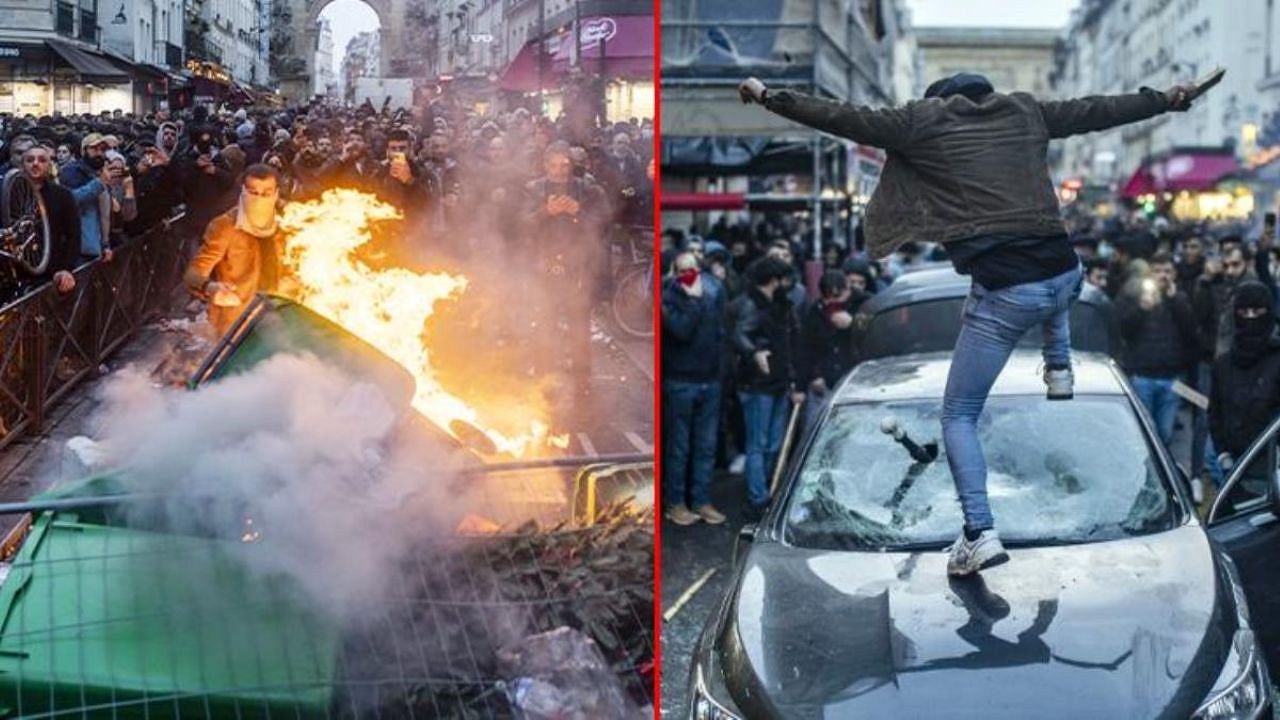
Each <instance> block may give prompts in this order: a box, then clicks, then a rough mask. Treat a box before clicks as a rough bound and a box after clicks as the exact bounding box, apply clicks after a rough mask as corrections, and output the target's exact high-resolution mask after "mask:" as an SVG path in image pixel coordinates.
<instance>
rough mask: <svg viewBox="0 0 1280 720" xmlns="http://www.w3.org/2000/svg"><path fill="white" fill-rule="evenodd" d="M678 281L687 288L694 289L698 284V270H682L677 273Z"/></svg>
mask: <svg viewBox="0 0 1280 720" xmlns="http://www.w3.org/2000/svg"><path fill="white" fill-rule="evenodd" d="M676 280H677V281H679V283H680V284H681V285H683V286H685V287H693V284H694V283H696V282H698V269H697V268H689V269H687V270H681V271H679V272H677V273H676Z"/></svg>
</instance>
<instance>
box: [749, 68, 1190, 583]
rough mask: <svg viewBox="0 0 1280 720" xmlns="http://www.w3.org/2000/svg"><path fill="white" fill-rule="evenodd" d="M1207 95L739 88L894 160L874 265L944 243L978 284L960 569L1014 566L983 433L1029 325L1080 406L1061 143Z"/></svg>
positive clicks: (955, 458) (888, 166) (961, 474)
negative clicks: (883, 94)
mask: <svg viewBox="0 0 1280 720" xmlns="http://www.w3.org/2000/svg"><path fill="white" fill-rule="evenodd" d="M1194 88H1195V86H1193V85H1180V86H1175V87H1174V88H1171V89H1170V90H1168V91H1167V92H1157V91H1155V90H1152V89H1150V88H1143V89H1142V90H1141V91H1140V92H1137V93H1134V94H1131V95H1116V96H1107V97H1087V98H1081V99H1075V100H1061V101H1045V102H1041V101H1038V100H1036V99H1035V98H1034V97H1032V96H1031V95H1029V94H1026V93H1017V92H1015V93H1009V94H1004V93H998V92H996V91H995V88H993V87H992V85H991V83H990V81H988V80H987V78H985V77H983V76H981V75H976V74H972V73H960V74H958V75H954V76H951V77H948V78H944V79H941V80H938V81H937V82H935V83H933V84H932V85H930V86H929V88H928V90H927V91H926V92H925V97H924V99H923V100H917V101H912V102H909V103H907V104H906V105H904V106H902V107H897V108H882V109H873V108H868V107H858V106H854V105H850V104H847V103H840V102H835V101H832V100H824V99H819V98H815V97H811V96H808V95H804V94H802V93H797V92H795V91H791V90H776V91H775V90H769V89H768V88H766V87H765V85H764V83H763V82H761V81H760V80H758V79H756V78H749V79H747V80H746V81H744V82H743V83H742V84H741V85H740V86H739V93H740V95H741V97H742V100H743V102H756V103H760V104H761V105H763V106H764V107H765V108H767V109H768V110H770V111H772V112H775V113H777V114H779V115H782V116H784V117H787V118H790V119H792V120H795V121H797V122H799V123H801V124H804V125H807V126H809V127H812V128H815V129H817V130H821V131H824V132H829V133H831V134H833V135H838V136H840V137H845V138H848V139H850V140H853V141H855V142H858V143H861V144H864V145H872V146H875V147H880V148H884V149H885V150H887V151H888V160H887V161H886V163H885V167H884V172H883V173H882V175H881V177H880V183H879V185H878V186H877V187H876V190H875V193H874V195H873V196H872V198H871V202H870V204H869V205H868V207H867V217H866V222H865V225H864V227H865V234H866V240H867V249H868V251H869V252H870V254H871V255H872V257H874V258H876V259H880V258H884V257H886V256H888V255H890V254H891V253H893V252H894V251H896V250H897V249H899V248H901V247H903V246H904V245H907V244H908V243H919V242H925V241H938V242H941V243H943V245H944V247H945V249H946V250H947V252H948V256H949V257H950V258H951V261H952V263H953V264H954V265H955V267H956V270H957V272H960V273H961V274H967V275H971V276H972V277H973V284H972V289H971V291H970V295H969V299H968V301H967V302H966V303H965V308H964V316H963V321H962V322H963V325H962V328H961V331H960V336H959V338H958V339H957V340H956V348H955V352H954V354H953V356H952V363H951V372H950V376H949V377H948V380H947V388H946V392H945V397H944V399H943V407H942V434H943V442H944V443H945V445H946V448H947V461H948V463H949V464H950V467H951V474H952V477H953V479H954V480H955V483H956V490H957V493H958V494H959V496H960V505H961V508H962V509H963V511H964V530H963V532H962V533H961V534H960V536H959V537H958V538H957V539H956V542H955V543H954V544H953V545H952V546H951V551H950V558H949V560H948V563H947V572H948V573H950V574H952V575H968V574H971V573H974V572H977V571H978V570H981V569H983V568H986V567H991V566H993V565H998V564H1000V563H1002V562H1005V561H1007V560H1008V559H1009V556H1008V554H1007V553H1006V552H1005V550H1004V547H1003V546H1002V545H1001V543H1000V538H999V536H998V535H997V534H996V531H995V519H994V518H993V517H992V514H991V508H990V504H989V503H988V500H987V465H986V460H985V459H984V457H983V453H982V445H981V443H980V442H979V439H978V428H977V426H978V417H979V415H980V414H981V413H982V408H983V405H985V403H986V400H987V394H988V393H989V392H990V390H991V386H992V385H993V384H994V383H995V380H996V377H997V376H999V374H1000V371H1001V369H1002V368H1003V367H1004V365H1005V363H1006V362H1007V361H1008V359H1009V355H1010V353H1011V352H1012V351H1013V348H1014V346H1015V345H1016V344H1017V342H1018V340H1019V339H1021V338H1022V336H1023V335H1024V334H1025V333H1026V331H1027V330H1029V329H1031V328H1032V327H1036V326H1039V327H1040V328H1041V329H1042V332H1043V334H1044V339H1045V344H1044V359H1045V372H1044V381H1045V384H1046V385H1047V386H1048V396H1049V398H1050V399H1068V398H1070V397H1072V387H1073V382H1072V381H1073V378H1072V374H1071V345H1070V342H1071V341H1070V335H1069V328H1068V323H1067V313H1068V310H1069V309H1070V306H1071V304H1072V303H1073V302H1074V301H1075V299H1076V298H1077V297H1078V296H1079V293H1080V285H1081V271H1080V261H1079V259H1078V258H1077V257H1076V254H1075V252H1074V250H1072V248H1071V243H1070V241H1069V240H1068V238H1067V232H1066V227H1065V226H1064V224H1063V221H1062V218H1061V216H1060V214H1059V210H1058V198H1057V195H1056V194H1055V193H1054V190H1053V183H1052V181H1051V180H1050V178H1049V172H1048V165H1047V162H1046V155H1047V153H1048V146H1049V140H1051V139H1054V138H1063V137H1067V136H1070V135H1077V134H1081V133H1087V132H1092V131H1095V130H1104V129H1106V128H1110V127H1115V126H1117V125H1124V124H1126V123H1131V122H1137V121H1139V120H1145V119H1147V118H1149V117H1152V116H1155V115H1158V114H1160V113H1162V112H1166V111H1168V110H1180V111H1184V110H1186V109H1187V108H1189V107H1190V105H1191V98H1192V97H1193V93H1194Z"/></svg>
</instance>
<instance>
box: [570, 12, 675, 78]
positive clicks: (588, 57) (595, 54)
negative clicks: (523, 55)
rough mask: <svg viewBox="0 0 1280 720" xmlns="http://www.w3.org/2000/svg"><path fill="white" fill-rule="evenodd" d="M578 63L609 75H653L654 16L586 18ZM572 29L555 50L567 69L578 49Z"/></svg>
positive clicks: (636, 76)
mask: <svg viewBox="0 0 1280 720" xmlns="http://www.w3.org/2000/svg"><path fill="white" fill-rule="evenodd" d="M580 38H581V39H580V44H581V54H578V65H579V66H580V67H582V68H584V69H585V70H587V71H588V72H592V73H599V74H602V75H604V76H606V77H626V78H652V77H653V16H652V15H617V16H599V17H588V18H583V19H582V30H581V31H580ZM578 49H579V48H578V47H575V45H574V40H573V35H572V33H570V34H568V35H566V36H563V37H562V39H560V40H559V41H558V42H557V44H556V48H555V51H554V52H553V53H552V62H553V63H554V64H555V66H556V70H557V71H560V72H563V71H565V70H566V69H567V68H568V67H569V65H570V64H571V63H572V60H573V57H574V55H575V54H577V53H578Z"/></svg>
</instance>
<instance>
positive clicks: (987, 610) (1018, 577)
mask: <svg viewBox="0 0 1280 720" xmlns="http://www.w3.org/2000/svg"><path fill="white" fill-rule="evenodd" d="M1009 554H1010V557H1011V561H1010V562H1009V563H1008V564H1007V565H1005V566H1002V567H998V568H993V569H991V570H989V571H987V572H985V573H983V575H982V576H974V577H971V578H966V579H963V580H952V579H949V578H948V577H947V575H946V553H944V552H940V551H929V552H915V553H865V552H864V553H853V552H835V551H827V550H804V549H798V548H794V547H787V546H783V545H779V544H777V543H772V542H762V543H757V544H756V545H755V546H754V547H752V549H751V551H750V553H749V554H748V555H747V557H746V558H745V559H744V561H743V562H744V566H743V569H742V572H741V575H740V576H739V583H738V586H737V588H736V590H735V592H734V595H733V596H732V597H731V598H730V599H729V600H728V603H729V604H728V606H727V608H726V610H727V611H728V612H727V616H726V618H725V619H726V622H724V624H723V625H722V627H721V628H720V631H719V633H718V636H717V638H716V647H715V650H716V652H718V653H720V660H721V667H722V668H723V669H724V675H725V682H726V685H727V686H728V688H729V690H730V692H731V693H732V694H733V696H734V698H735V700H736V701H737V702H738V704H739V705H740V707H741V709H742V710H743V711H744V712H746V714H747V715H748V716H749V717H794V718H810V717H812V718H840V717H912V718H924V717H948V718H968V717H972V718H998V717H1008V718H1025V717H1054V716H1064V717H1075V718H1079V717H1107V718H1139V717H1140V718H1155V717H1181V718H1186V717H1188V716H1189V715H1190V713H1191V712H1193V711H1194V710H1195V708H1196V706H1197V705H1198V704H1199V703H1201V702H1203V701H1204V699H1205V695H1206V694H1207V693H1208V691H1209V689H1210V688H1211V687H1212V685H1213V682H1214V680H1215V679H1216V678H1217V676H1218V674H1219V672H1220V670H1221V668H1222V663H1223V661H1224V659H1225V657H1226V647H1227V643H1228V638H1227V637H1226V636H1227V635H1228V634H1229V633H1230V631H1231V629H1232V622H1233V621H1230V620H1226V619H1225V618H1231V617H1233V614H1232V611H1231V606H1230V605H1229V604H1226V605H1224V604H1223V602H1222V601H1221V599H1222V598H1227V599H1226V600H1225V602H1226V603H1230V600H1229V594H1225V595H1224V594H1222V593H1220V592H1219V590H1218V586H1219V583H1218V582H1217V581H1216V580H1215V577H1216V570H1215V560H1214V557H1213V551H1212V549H1211V547H1210V545H1209V542H1208V538H1207V537H1206V535H1205V533H1204V531H1203V530H1202V529H1201V528H1199V527H1196V526H1184V527H1181V528H1179V529H1176V530H1172V531H1169V532H1165V533H1160V534H1156V535H1150V536H1144V537H1140V538H1129V539H1125V540H1118V541H1112V542H1102V543H1093V544H1087V545H1074V546H1063V547H1040V548H1023V549H1017V548H1014V549H1010V551H1009ZM1220 596H1221V597H1220Z"/></svg>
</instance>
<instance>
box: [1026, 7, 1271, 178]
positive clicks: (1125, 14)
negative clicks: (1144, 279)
mask: <svg viewBox="0 0 1280 720" xmlns="http://www.w3.org/2000/svg"><path fill="white" fill-rule="evenodd" d="M1271 5H1272V3H1271V0H1232V2H1231V11H1230V12H1223V9H1224V8H1223V4H1222V3H1221V2H1215V1H1214V0H1129V1H1127V2H1117V1H1116V0H1083V1H1082V2H1081V4H1080V6H1079V7H1078V8H1077V9H1076V10H1075V11H1074V13H1073V14H1072V17H1071V22H1070V24H1069V26H1068V27H1067V29H1066V30H1065V32H1064V34H1063V37H1062V42H1061V46H1060V48H1059V49H1058V52H1057V57H1056V58H1055V63H1054V69H1053V72H1052V83H1051V88H1052V92H1053V94H1054V95H1056V96H1059V97H1077V96H1084V95H1093V94H1099V93H1107V94H1110V93H1127V92H1136V91H1137V90H1138V89H1139V88H1141V87H1144V86H1146V87H1152V88H1157V89H1161V90H1163V89H1167V88H1168V87H1170V86H1171V85H1173V84H1175V83H1178V82H1186V81H1188V80H1191V79H1194V78H1196V77H1198V76H1202V75H1204V74H1205V73H1207V72H1208V71H1210V70H1212V69H1213V68H1214V67H1217V66H1219V65H1220V66H1223V67H1226V68H1229V72H1228V73H1227V75H1226V77H1225V78H1224V79H1223V82H1222V84H1221V85H1219V86H1218V87H1216V88H1214V90H1213V91H1212V92H1210V93H1209V94H1207V95H1206V96H1205V97H1204V98H1202V99H1201V100H1200V101H1198V102H1197V103H1196V104H1195V106H1194V107H1192V108H1191V110H1189V111H1188V112H1186V113H1179V114H1166V115H1161V116H1158V117H1156V118H1153V119H1151V120H1148V121H1146V122H1143V123H1136V124H1133V125H1128V126H1124V127H1121V128H1116V129H1112V130H1107V131H1103V132H1098V133H1090V134H1089V135H1084V136H1079V137H1075V138H1069V139H1067V140H1065V141H1064V142H1063V143H1062V146H1061V147H1062V149H1061V151H1060V153H1057V159H1058V162H1057V168H1056V169H1057V171H1058V173H1059V175H1060V176H1061V177H1063V178H1079V179H1083V180H1084V181H1085V182H1088V183H1091V184H1100V185H1111V186H1115V187H1118V186H1119V185H1121V184H1123V183H1124V182H1125V181H1126V180H1127V179H1128V178H1130V177H1131V176H1132V175H1133V173H1134V172H1136V171H1137V170H1138V169H1139V168H1141V167H1142V166H1143V165H1144V163H1145V162H1146V161H1147V160H1148V159H1149V158H1153V157H1160V156H1162V155H1167V154H1168V153H1171V152H1174V151H1175V149H1177V148H1187V147H1200V148H1206V147H1207V148H1225V149H1228V150H1231V151H1234V152H1235V153H1237V154H1238V155H1239V156H1240V157H1242V158H1243V157H1245V156H1247V155H1248V154H1249V152H1250V148H1251V147H1252V146H1253V145H1254V144H1255V143H1256V140H1257V135H1258V130H1259V126H1260V123H1261V122H1262V121H1263V119H1264V115H1265V111H1266V108H1267V107H1268V103H1267V101H1266V90H1265V88H1267V87H1271V86H1272V85H1274V86H1276V87H1280V78H1276V79H1275V80H1272V81H1269V80H1268V77H1269V75H1271V73H1269V68H1268V57H1269V56H1270V55H1271V51H1270V46H1271V42H1270V41H1269V38H1270V37H1272V36H1273V35H1272V33H1273V32H1274V30H1272V27H1273V25H1274V24H1275V23H1276V22H1280V20H1277V19H1276V18H1275V12H1274V10H1272V9H1271ZM1275 62H1276V60H1275V59H1272V63H1275ZM1260 89H1261V91H1260Z"/></svg>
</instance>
